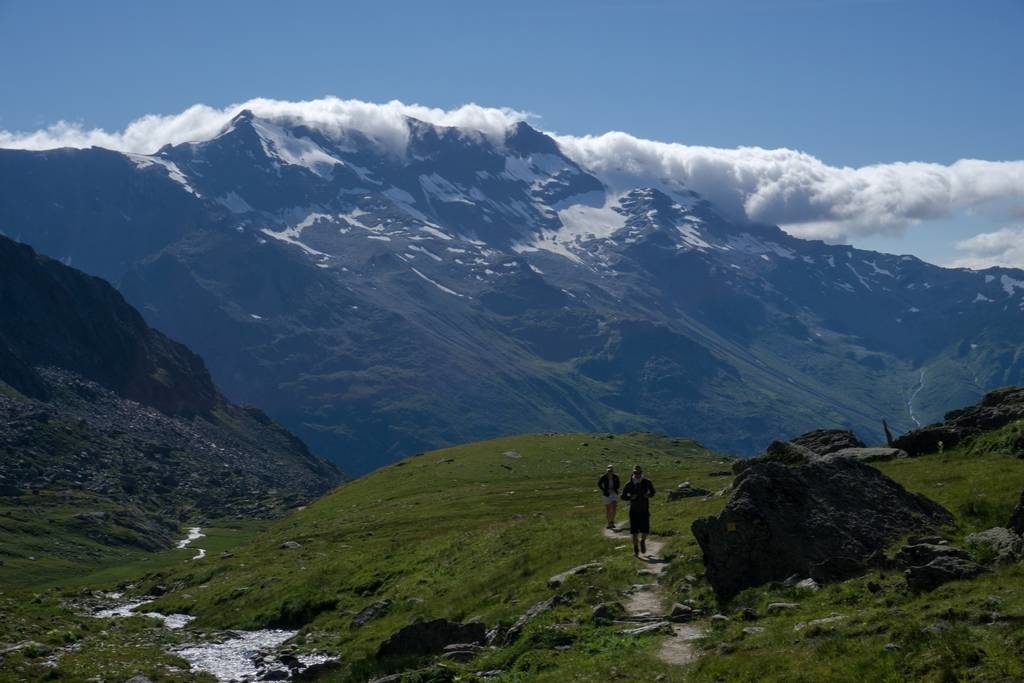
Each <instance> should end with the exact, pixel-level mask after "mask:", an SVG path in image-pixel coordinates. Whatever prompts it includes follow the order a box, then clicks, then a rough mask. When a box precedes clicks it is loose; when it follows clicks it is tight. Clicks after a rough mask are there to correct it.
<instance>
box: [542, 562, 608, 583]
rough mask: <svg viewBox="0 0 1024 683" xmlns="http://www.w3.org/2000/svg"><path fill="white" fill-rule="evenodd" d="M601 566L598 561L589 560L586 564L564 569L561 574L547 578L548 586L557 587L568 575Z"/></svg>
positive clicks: (583, 572)
mask: <svg viewBox="0 0 1024 683" xmlns="http://www.w3.org/2000/svg"><path fill="white" fill-rule="evenodd" d="M602 566H603V565H602V564H601V563H600V562H589V563H587V564H581V565H580V566H578V567H573V568H572V569H569V570H567V571H564V572H562V573H561V574H555V575H554V576H552V577H551V578H550V579H548V588H558V587H559V586H561V585H562V584H563V583H565V581H566V579H568V578H569V577H570V576H579V575H581V574H586V573H587V572H590V571H594V570H597V569H600V568H601V567H602Z"/></svg>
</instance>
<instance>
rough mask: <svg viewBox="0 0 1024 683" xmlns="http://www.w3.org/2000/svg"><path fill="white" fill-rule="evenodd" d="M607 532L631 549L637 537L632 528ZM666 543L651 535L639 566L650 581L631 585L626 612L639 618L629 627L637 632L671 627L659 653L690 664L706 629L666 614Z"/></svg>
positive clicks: (663, 657) (624, 548)
mask: <svg viewBox="0 0 1024 683" xmlns="http://www.w3.org/2000/svg"><path fill="white" fill-rule="evenodd" d="M604 535H605V537H606V538H609V539H611V540H614V541H618V542H620V544H621V546H616V549H617V550H620V551H622V552H630V550H631V548H632V545H633V537H632V536H630V534H629V533H628V531H624V530H622V529H615V530H614V531H612V530H611V529H605V530H604ZM664 547H665V544H664V543H662V542H660V541H656V540H653V539H650V538H648V539H647V552H646V553H642V554H641V555H640V558H639V560H638V562H640V563H641V566H640V567H639V569H638V570H637V575H638V576H640V577H641V578H645V579H647V581H646V582H643V583H637V584H635V585H633V586H631V587H630V588H629V600H628V601H627V602H626V605H625V607H626V615H627V619H628V620H629V621H632V622H636V623H637V626H636V627H635V628H631V629H627V630H628V631H631V632H635V633H644V632H647V631H648V630H651V631H655V630H657V631H660V630H671V635H670V636H669V637H668V638H666V639H665V642H663V643H662V644H661V648H660V649H659V650H658V657H659V658H660V659H661V660H662V661H664V662H668V663H669V664H678V665H683V664H689V663H690V662H692V661H693V660H695V659H696V658H697V656H698V655H697V649H696V647H694V643H696V642H697V641H699V640H700V639H701V638H703V637H704V636H703V631H702V630H701V629H700V628H699V627H698V626H696V625H695V624H689V623H673V622H671V621H669V616H670V615H668V614H666V612H665V608H664V603H665V590H664V587H663V586H662V585H661V574H662V572H664V571H665V567H667V566H668V561H667V560H665V558H664V557H663V556H662V554H661V551H662V549H663V548H664Z"/></svg>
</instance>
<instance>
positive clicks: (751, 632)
mask: <svg viewBox="0 0 1024 683" xmlns="http://www.w3.org/2000/svg"><path fill="white" fill-rule="evenodd" d="M758 633H764V626H747V627H746V628H744V629H743V635H745V636H756V635H757V634H758Z"/></svg>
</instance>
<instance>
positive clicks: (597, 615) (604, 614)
mask: <svg viewBox="0 0 1024 683" xmlns="http://www.w3.org/2000/svg"><path fill="white" fill-rule="evenodd" d="M624 612H625V610H624V609H623V607H622V605H620V604H619V603H617V602H602V603H601V604H599V605H594V608H593V609H592V610H590V616H591V618H592V619H593V620H594V621H598V622H601V621H612V620H613V619H618V618H619V617H620V616H622V614H623V613H624Z"/></svg>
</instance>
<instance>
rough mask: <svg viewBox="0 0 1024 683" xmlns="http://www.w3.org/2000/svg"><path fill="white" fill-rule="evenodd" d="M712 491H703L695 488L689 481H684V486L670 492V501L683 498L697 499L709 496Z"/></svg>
mask: <svg viewBox="0 0 1024 683" xmlns="http://www.w3.org/2000/svg"><path fill="white" fill-rule="evenodd" d="M710 493H711V491H709V490H707V489H702V488H700V487H699V486H694V485H693V484H691V483H690V482H688V481H684V482H683V483H682V484H680V485H679V486H677V487H676V488H674V489H672V490H670V491H669V492H668V499H669V500H681V499H683V498H697V497H700V496H707V495H709V494H710Z"/></svg>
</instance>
